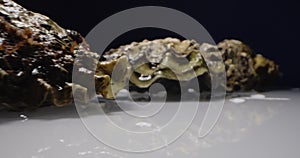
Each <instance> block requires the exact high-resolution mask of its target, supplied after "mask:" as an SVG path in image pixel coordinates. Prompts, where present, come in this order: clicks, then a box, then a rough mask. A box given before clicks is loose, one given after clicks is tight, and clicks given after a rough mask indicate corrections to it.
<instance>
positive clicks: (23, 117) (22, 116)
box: [20, 114, 28, 122]
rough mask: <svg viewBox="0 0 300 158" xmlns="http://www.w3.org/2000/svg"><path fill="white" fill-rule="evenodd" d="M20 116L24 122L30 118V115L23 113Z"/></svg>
mask: <svg viewBox="0 0 300 158" xmlns="http://www.w3.org/2000/svg"><path fill="white" fill-rule="evenodd" d="M20 118H22V122H25V121H27V120H28V117H27V116H26V115H23V114H21V115H20Z"/></svg>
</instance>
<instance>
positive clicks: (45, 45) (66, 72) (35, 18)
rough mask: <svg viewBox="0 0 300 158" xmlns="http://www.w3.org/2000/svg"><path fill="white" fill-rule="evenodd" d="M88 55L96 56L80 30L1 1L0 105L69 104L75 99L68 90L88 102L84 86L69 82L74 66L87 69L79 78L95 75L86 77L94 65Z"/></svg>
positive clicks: (93, 61) (32, 107)
mask: <svg viewBox="0 0 300 158" xmlns="http://www.w3.org/2000/svg"><path fill="white" fill-rule="evenodd" d="M92 56H93V57H95V56H98V55H97V54H96V53H93V52H90V51H89V50H88V46H87V44H86V43H85V41H84V39H83V37H82V36H81V35H80V34H79V33H78V32H76V31H71V30H66V29H63V28H61V27H60V26H58V25H57V24H56V23H55V22H53V21H52V20H51V19H49V18H48V17H46V16H44V15H41V14H38V13H34V12H31V11H28V10H26V9H25V8H23V7H21V6H20V5H18V4H16V3H14V2H13V1H11V0H0V106H2V107H5V108H7V109H11V110H23V109H34V108H36V107H39V106H42V105H47V104H54V105H56V106H63V105H67V104H70V103H71V102H72V101H73V98H72V87H74V89H75V92H74V93H75V94H78V95H79V96H81V98H82V99H84V100H88V98H90V97H91V96H89V92H88V90H87V89H86V88H84V87H86V86H85V85H81V83H72V70H73V65H75V68H78V69H79V68H81V69H83V68H84V69H86V70H88V71H84V72H82V75H85V76H86V75H93V73H88V72H89V71H93V70H94V69H95V68H96V65H97V60H95V59H94V58H91V57H92ZM76 57H77V61H74V59H75V58H76ZM83 62H85V63H89V64H88V65H87V64H85V65H83ZM83 66H84V67H83ZM92 77H93V76H92ZM82 83H84V82H82Z"/></svg>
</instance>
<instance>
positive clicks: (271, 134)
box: [0, 89, 300, 158]
mask: <svg viewBox="0 0 300 158" xmlns="http://www.w3.org/2000/svg"><path fill="white" fill-rule="evenodd" d="M207 105H208V103H207V102H200V105H199V108H200V110H199V111H200V114H199V115H198V117H197V118H196V119H195V120H194V122H193V124H192V126H191V127H190V128H189V129H188V130H187V131H186V132H185V133H184V135H183V136H182V137H180V138H179V139H178V140H177V141H175V142H174V143H172V144H170V145H168V146H167V147H165V148H162V149H160V150H157V151H155V152H148V153H142V154H137V153H126V152H122V151H117V150H115V149H112V148H110V147H108V146H106V145H104V144H103V143H101V142H100V141H98V140H97V139H96V138H95V137H94V136H93V135H91V134H90V133H89V132H88V130H87V129H86V128H85V126H84V125H83V123H82V122H81V120H80V118H79V117H78V114H77V111H76V109H75V107H74V106H68V107H63V108H54V107H46V108H41V109H38V110H37V111H34V112H26V113H20V112H6V111H0V157H3V158H54V157H55V158H60V157H62V158H82V157H83V158H98V157H101V158H106V157H124V158H134V157H149V158H150V157H151V158H152V157H179V158H184V157H188V158H190V157H195V158H196V157H197V158H199V157H209V158H217V157H229V158H240V157H243V158H253V157H255V158H269V157H270V158H282V157H288V158H299V157H300V150H299V146H300V136H299V135H298V133H299V131H300V123H299V120H300V91H299V89H293V90H287V91H273V92H266V93H261V94H254V95H253V94H243V96H242V97H239V98H235V99H232V98H231V99H230V98H228V99H227V100H226V103H225V105H224V110H223V112H222V114H221V118H220V119H219V121H218V123H217V124H216V126H215V127H214V129H213V130H212V132H211V133H210V134H209V135H208V136H206V137H204V138H198V129H199V126H200V123H201V120H202V119H203V116H204V112H205V110H206V109H207ZM167 106H170V107H171V108H172V104H171V103H170V104H168V105H167ZM174 108H176V106H174ZM186 108H189V106H186ZM90 110H92V109H90ZM130 110H132V111H134V110H135V109H130ZM201 111H203V113H202V112H201ZM121 115H125V113H123V112H121V111H114V112H111V113H110V114H109V117H110V118H112V119H114V120H116V122H117V121H119V123H122V121H124V120H118V118H120V116H121ZM170 115H171V114H170ZM187 115H188V114H187ZM164 116H165V117H166V118H168V117H170V116H168V115H164ZM88 117H91V119H95V120H101V117H105V115H103V114H97V113H95V115H93V116H88ZM162 121H165V120H163V119H162ZM95 124H97V121H95ZM124 124H126V126H128V127H131V128H132V129H141V131H143V130H148V129H151V128H155V126H156V125H155V124H153V123H151V122H134V121H133V122H130V121H124ZM179 124H180V122H178V126H179ZM99 126H101V123H100V122H99ZM111 133H113V131H111ZM111 137H112V138H113V137H114V136H113V135H111ZM115 141H118V140H115ZM128 141H129V143H130V142H133V140H128ZM152 141H153V142H152V143H155V141H156V140H152Z"/></svg>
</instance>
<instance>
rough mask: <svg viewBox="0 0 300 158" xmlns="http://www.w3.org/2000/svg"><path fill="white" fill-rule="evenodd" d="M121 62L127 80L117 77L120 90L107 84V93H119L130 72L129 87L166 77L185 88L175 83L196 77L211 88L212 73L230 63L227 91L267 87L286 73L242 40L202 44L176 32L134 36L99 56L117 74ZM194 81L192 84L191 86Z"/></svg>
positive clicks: (135, 88) (141, 88)
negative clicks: (159, 36) (149, 37)
mask: <svg viewBox="0 0 300 158" xmlns="http://www.w3.org/2000/svg"><path fill="white" fill-rule="evenodd" d="M216 53H221V55H222V59H221V61H223V62H222V63H220V62H215V59H214V58H217V54H216ZM203 57H206V58H205V59H208V61H205V60H204V58H203ZM121 60H122V61H121ZM118 62H119V63H122V64H121V65H123V67H124V69H123V70H124V71H123V72H122V73H120V72H118V73H117V74H118V75H117V76H116V78H123V80H122V81H116V80H112V85H114V86H115V88H112V87H111V86H107V88H109V89H114V90H115V91H114V92H112V91H109V90H107V92H108V93H105V94H102V95H103V96H104V97H106V98H114V96H115V94H116V93H117V92H118V91H119V90H120V89H122V88H124V86H125V81H126V79H127V78H128V79H129V87H130V88H129V89H130V90H132V91H140V92H143V91H147V90H148V88H149V87H150V86H151V85H152V84H153V83H156V82H160V83H163V84H164V85H165V87H167V88H170V91H169V92H175V93H180V88H179V86H174V84H177V83H176V81H183V82H185V81H186V82H187V83H188V81H190V80H192V79H197V80H198V83H199V84H200V85H199V86H200V87H199V88H200V90H201V91H210V89H211V80H212V79H211V77H212V76H211V75H210V74H211V73H214V74H215V75H214V76H220V75H218V73H221V71H222V70H224V66H225V71H226V80H227V85H223V86H224V87H225V88H226V90H227V92H233V91H247V90H251V89H255V90H258V91H262V90H264V89H265V88H266V87H267V86H268V85H270V83H271V82H272V81H274V80H276V79H278V78H279V76H280V73H279V67H278V65H276V64H275V63H274V62H273V61H271V60H269V59H267V58H265V57H263V56H262V55H261V54H254V53H253V52H252V50H251V49H250V48H249V47H248V46H247V45H245V44H244V43H242V42H241V41H238V40H224V41H222V42H220V43H218V44H217V45H216V46H215V45H211V44H207V43H202V44H200V43H197V42H196V41H194V40H183V41H180V40H179V39H176V38H165V39H156V40H153V41H149V40H144V41H142V42H133V43H131V44H128V45H124V46H121V47H119V48H118V49H112V50H110V51H108V52H105V53H104V54H103V55H102V57H101V59H100V61H99V65H98V69H99V68H100V69H101V72H105V74H106V75H107V74H110V78H113V77H112V71H113V67H114V66H115V63H118ZM102 63H104V64H102ZM223 63H224V64H223ZM208 66H210V67H213V69H211V70H210V71H214V72H210V73H209V69H208ZM103 67H105V68H103ZM107 67H110V68H107ZM222 68H223V69H222ZM107 70H108V71H107ZM125 70H126V71H125ZM194 73H195V74H194ZM217 84H220V83H217ZM185 86H187V85H186V84H185ZM193 86H194V85H190V88H193ZM219 86H220V85H219ZM221 86H222V85H221ZM187 88H189V87H187Z"/></svg>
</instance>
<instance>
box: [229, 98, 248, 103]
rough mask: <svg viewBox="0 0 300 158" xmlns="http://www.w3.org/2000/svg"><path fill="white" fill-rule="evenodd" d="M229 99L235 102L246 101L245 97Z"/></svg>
mask: <svg viewBox="0 0 300 158" xmlns="http://www.w3.org/2000/svg"><path fill="white" fill-rule="evenodd" d="M229 101H231V102H233V103H237V104H240V103H244V102H245V99H243V98H232V99H230V100H229Z"/></svg>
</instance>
